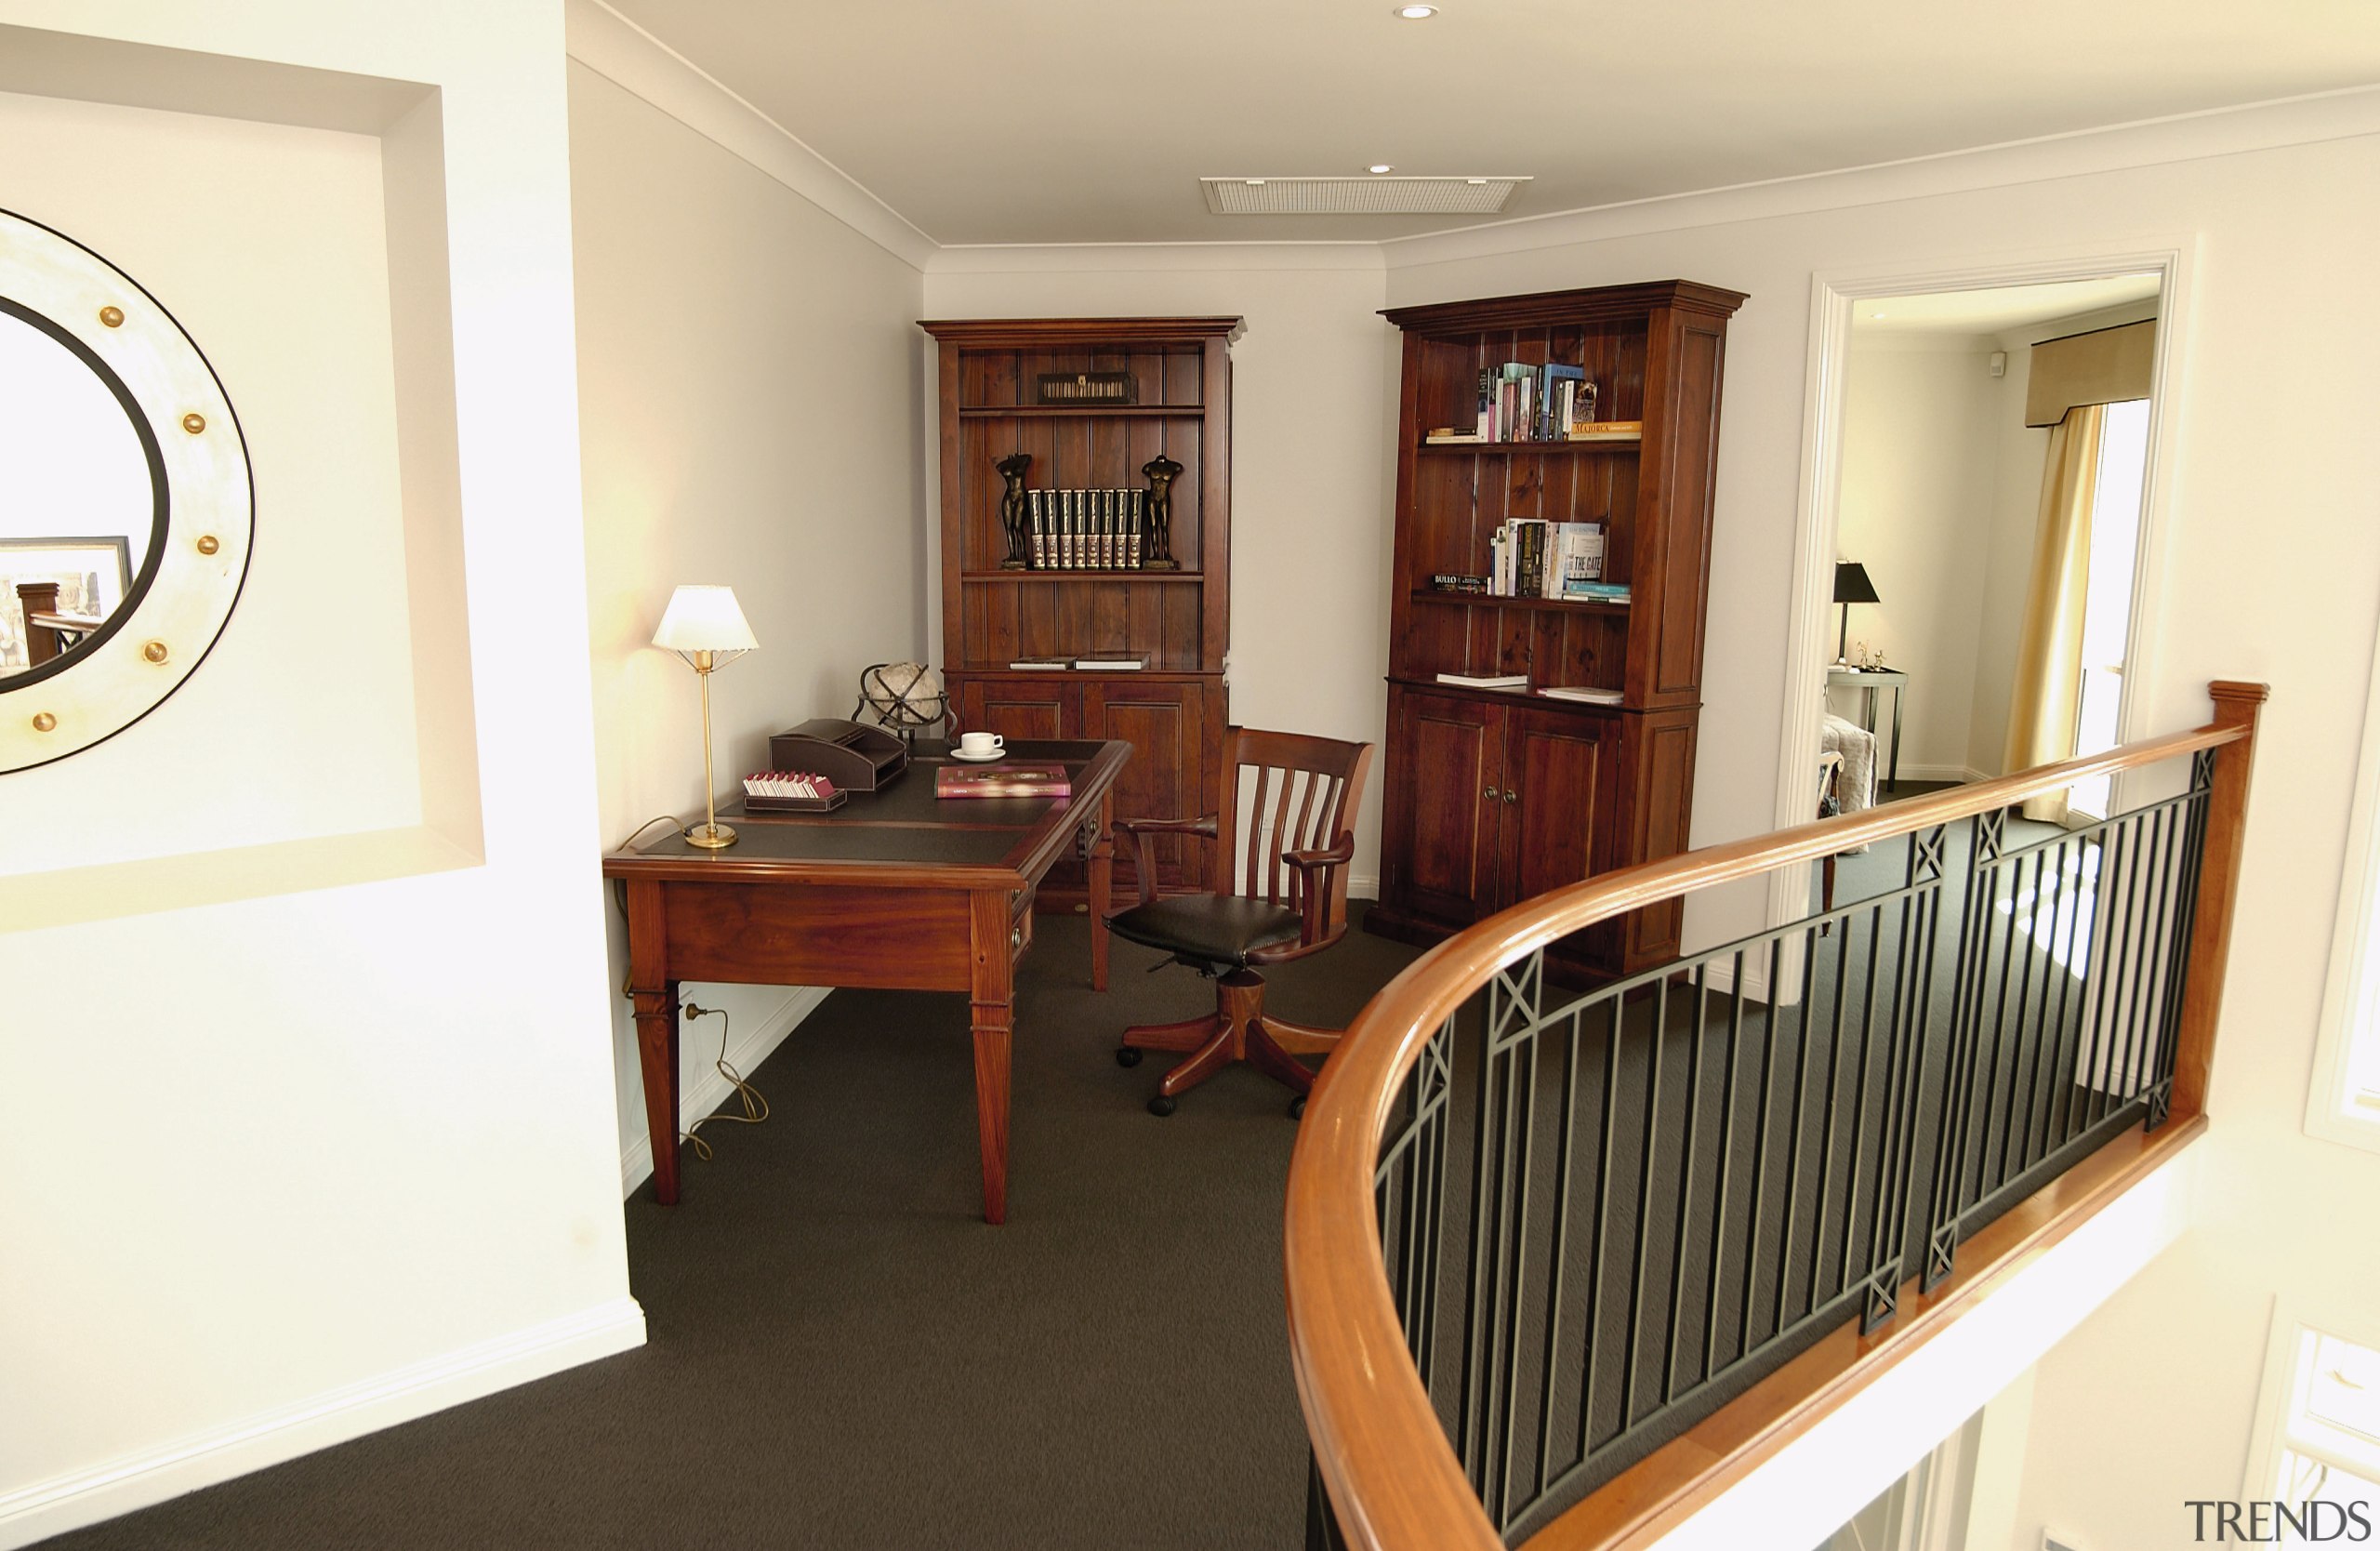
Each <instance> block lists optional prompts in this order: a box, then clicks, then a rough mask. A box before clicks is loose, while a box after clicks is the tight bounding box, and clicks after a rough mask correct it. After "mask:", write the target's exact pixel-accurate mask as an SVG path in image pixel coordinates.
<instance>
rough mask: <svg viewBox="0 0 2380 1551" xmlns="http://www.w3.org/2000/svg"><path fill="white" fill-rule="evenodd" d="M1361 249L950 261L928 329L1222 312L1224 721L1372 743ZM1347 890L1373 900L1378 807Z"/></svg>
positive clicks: (1368, 411)
mask: <svg viewBox="0 0 2380 1551" xmlns="http://www.w3.org/2000/svg"><path fill="white" fill-rule="evenodd" d="M1381 293H1382V272H1381V268H1380V261H1379V259H1378V257H1377V255H1375V254H1374V253H1373V252H1372V250H1371V249H1369V248H1368V247H1357V246H1354V245H1346V246H1337V247H1319V248H1302V249H1301V248H1266V247H1261V246H1258V247H1250V248H1238V249H1205V248H1190V247H1175V248H1164V247H1160V248H1153V249H1123V250H1117V249H1067V248H1017V249H1001V248H979V249H966V248H954V249H948V250H945V252H944V253H942V254H941V255H939V256H937V257H936V258H935V259H932V261H931V262H930V263H929V264H928V266H927V271H926V309H927V312H928V313H929V314H930V315H932V316H934V317H942V318H973V317H1053V316H1055V317H1108V316H1121V315H1132V314H1144V315H1236V316H1239V317H1243V318H1245V319H1246V320H1247V326H1246V328H1245V330H1244V332H1243V333H1242V334H1241V335H1240V337H1239V338H1238V339H1237V340H1236V342H1235V343H1234V344H1233V345H1232V348H1231V359H1232V481H1231V545H1232V554H1231V560H1232V565H1231V716H1232V720H1234V721H1235V722H1239V723H1241V724H1242V725H1244V726H1250V727H1278V728H1284V729H1287V730H1289V731H1294V732H1306V733H1318V734H1321V735H1323V736H1329V737H1346V738H1364V739H1369V740H1371V741H1373V742H1378V741H1379V740H1380V739H1381V738H1382V736H1383V735H1384V731H1385V728H1386V725H1387V720H1388V691H1387V687H1386V685H1385V683H1384V682H1383V676H1384V675H1385V674H1386V673H1387V671H1388V566H1389V558H1390V543H1391V534H1390V530H1389V516H1388V504H1389V497H1390V495H1391V493H1392V492H1391V491H1390V489H1389V482H1390V481H1391V480H1393V479H1394V477H1395V471H1394V467H1393V463H1392V460H1391V458H1390V455H1389V447H1390V444H1391V442H1392V440H1393V434H1394V431H1395V384H1396V349H1397V345H1396V331H1395V329H1394V328H1392V327H1391V326H1390V325H1388V323H1387V322H1386V320H1384V319H1382V317H1381V316H1380V315H1379V310H1380V309H1381V308H1382V307H1383V306H1385V305H1387V304H1386V302H1385V301H1384V300H1383V299H1382V294H1381ZM1365 801H1366V812H1365V815H1364V817H1363V821H1362V824H1361V826H1360V830H1359V832H1358V834H1357V835H1356V839H1355V862H1354V864H1353V865H1352V866H1351V868H1349V872H1350V874H1351V882H1350V887H1351V888H1352V889H1354V890H1355V892H1357V893H1360V894H1364V895H1372V894H1375V893H1377V890H1378V880H1379V877H1380V812H1381V794H1380V792H1379V791H1378V790H1377V789H1375V790H1374V791H1372V792H1370V793H1369V794H1368V795H1367V797H1366V800H1365Z"/></svg>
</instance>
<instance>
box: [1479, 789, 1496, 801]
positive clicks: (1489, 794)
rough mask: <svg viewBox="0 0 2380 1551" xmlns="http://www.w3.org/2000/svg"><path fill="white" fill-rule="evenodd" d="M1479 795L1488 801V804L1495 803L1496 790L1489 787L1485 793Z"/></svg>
mask: <svg viewBox="0 0 2380 1551" xmlns="http://www.w3.org/2000/svg"><path fill="white" fill-rule="evenodd" d="M1479 795H1480V796H1482V797H1484V798H1486V799H1488V802H1494V801H1496V789H1495V788H1494V787H1489V788H1488V789H1487V790H1486V791H1483V792H1481V793H1480V794H1479Z"/></svg>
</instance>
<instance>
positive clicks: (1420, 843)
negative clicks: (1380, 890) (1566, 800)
mask: <svg viewBox="0 0 2380 1551" xmlns="http://www.w3.org/2000/svg"><path fill="white" fill-rule="evenodd" d="M1389 698H1390V730H1389V736H1390V738H1391V740H1392V741H1391V744H1390V747H1391V748H1392V749H1395V756H1396V757H1395V763H1394V765H1393V766H1392V770H1391V783H1390V788H1389V793H1388V808H1387V817H1388V829H1387V834H1388V836H1389V837H1390V841H1389V852H1388V856H1387V858H1386V860H1387V870H1388V874H1389V875H1388V877H1387V878H1386V879H1385V880H1383V882H1384V884H1385V886H1386V892H1387V893H1388V895H1389V897H1390V898H1391V900H1393V901H1394V904H1395V908H1403V909H1406V910H1410V911H1414V912H1417V913H1419V914H1421V915H1425V916H1429V917H1432V918H1435V919H1436V920H1438V921H1445V922H1447V923H1448V924H1455V925H1461V924H1466V923H1468V922H1470V921H1476V920H1478V919H1479V918H1480V917H1482V916H1484V915H1486V914H1488V910H1489V909H1490V908H1492V902H1493V901H1494V899H1495V897H1496V871H1497V862H1498V859H1499V851H1500V849H1501V847H1500V844H1499V840H1498V837H1499V835H1500V833H1501V828H1502V825H1503V811H1504V809H1505V807H1506V806H1507V804H1506V803H1505V802H1504V800H1503V791H1504V781H1503V775H1504V715H1505V713H1504V710H1503V709H1502V708H1501V707H1496V706H1488V705H1483V704H1481V703H1479V702H1478V701H1475V700H1466V699H1461V698H1458V697H1456V696H1441V695H1427V694H1416V693H1412V692H1410V691H1407V690H1403V689H1393V690H1392V691H1391V692H1390V697H1389Z"/></svg>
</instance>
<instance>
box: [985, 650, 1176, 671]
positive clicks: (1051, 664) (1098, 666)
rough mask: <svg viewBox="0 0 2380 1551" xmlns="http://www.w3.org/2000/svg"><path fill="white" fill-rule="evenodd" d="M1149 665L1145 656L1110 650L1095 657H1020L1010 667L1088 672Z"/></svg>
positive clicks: (1137, 669) (1141, 667) (1029, 669)
mask: <svg viewBox="0 0 2380 1551" xmlns="http://www.w3.org/2000/svg"><path fill="white" fill-rule="evenodd" d="M1148 665H1149V659H1148V658H1146V657H1144V656H1132V655H1131V654H1130V653H1123V652H1109V653H1105V654H1104V655H1102V656H1095V657H1069V656H1054V657H1019V658H1017V659H1016V660H1015V661H1014V662H1012V663H1010V664H1009V667H1010V668H1011V669H1014V670H1016V671H1018V672H1033V673H1038V672H1056V671H1059V670H1062V669H1079V670H1080V671H1082V672H1086V673H1137V672H1139V671H1140V670H1141V669H1144V668H1146V667H1147V666H1148Z"/></svg>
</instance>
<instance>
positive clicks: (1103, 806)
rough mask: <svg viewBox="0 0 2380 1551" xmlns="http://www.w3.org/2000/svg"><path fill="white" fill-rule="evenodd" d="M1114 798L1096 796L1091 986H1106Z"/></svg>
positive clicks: (1112, 874) (1093, 846) (1101, 989)
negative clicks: (1096, 821)
mask: <svg viewBox="0 0 2380 1551" xmlns="http://www.w3.org/2000/svg"><path fill="white" fill-rule="evenodd" d="M1114 807H1115V803H1114V802H1113V801H1112V800H1111V799H1109V798H1108V797H1106V796H1102V797H1101V798H1100V800H1099V829H1097V831H1096V832H1095V833H1094V834H1093V835H1092V837H1091V865H1090V868H1088V870H1089V872H1090V874H1091V879H1090V882H1091V989H1092V990H1094V991H1104V990H1105V989H1106V988H1107V894H1108V890H1109V887H1110V886H1111V885H1112V884H1113V882H1115V870H1116V829H1115V825H1114V823H1113V822H1112V820H1113V818H1114V816H1115V815H1114V813H1113V811H1112V810H1113V809H1114Z"/></svg>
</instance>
